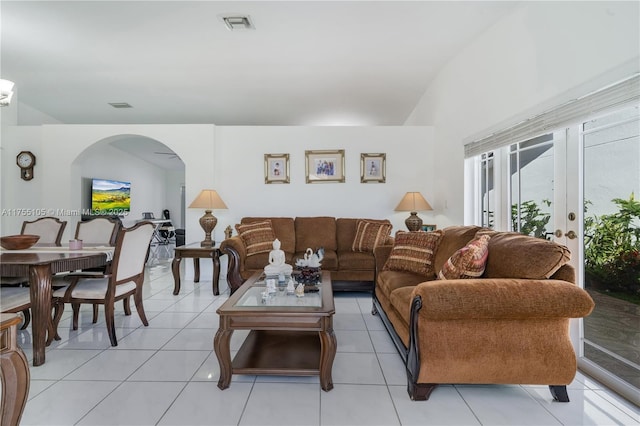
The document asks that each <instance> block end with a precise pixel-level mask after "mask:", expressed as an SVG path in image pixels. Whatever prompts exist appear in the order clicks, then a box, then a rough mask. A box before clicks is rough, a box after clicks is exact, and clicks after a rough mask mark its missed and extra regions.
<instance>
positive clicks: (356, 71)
mask: <svg viewBox="0 0 640 426" xmlns="http://www.w3.org/2000/svg"><path fill="white" fill-rule="evenodd" d="M516 7H518V5H517V3H516V2H505V1H497V2H485V1H470V2H462V1H407V2H403V1H351V2H347V1H280V2H274V1H233V2H232V1H193V2H191V1H138V2H135V1H7V0H2V2H1V3H0V13H1V24H2V28H1V39H0V40H1V45H0V47H1V62H0V65H1V68H0V71H1V77H2V78H5V79H9V80H12V81H14V82H15V83H16V90H17V98H18V99H19V100H20V102H22V103H24V104H27V105H29V106H31V107H33V108H35V109H37V110H39V111H41V112H44V113H45V114H47V115H49V116H51V117H53V118H55V119H56V120H58V121H60V122H63V123H67V124H182V123H185V124H195V123H209V124H211V123H213V124H217V125H402V124H403V123H404V121H405V120H406V118H407V116H408V115H409V114H410V113H411V111H412V110H413V108H414V107H415V106H416V104H417V102H418V101H419V99H420V98H421V97H422V95H423V93H424V91H425V89H426V88H427V85H428V83H429V82H430V80H431V79H432V78H433V77H434V76H435V75H436V73H437V72H438V70H439V69H441V68H442V66H443V65H444V64H445V63H446V62H447V61H448V60H450V59H451V58H452V57H453V56H454V55H456V54H457V53H458V52H459V51H460V50H462V49H463V48H464V47H465V46H466V45H467V44H469V43H470V42H471V41H472V40H473V39H474V38H475V37H477V36H478V34H479V33H481V32H482V31H484V30H486V29H487V28H488V27H489V26H491V25H493V24H494V23H495V22H496V21H497V20H498V19H500V18H501V17H502V16H503V15H505V14H507V13H509V12H511V11H513V10H514V8H516ZM224 14H244V15H249V16H250V17H251V19H252V21H253V23H254V25H255V30H241V31H229V30H228V29H227V28H226V27H225V25H224V24H223V22H222V21H221V19H220V16H221V15H224ZM470 72H471V70H470ZM470 78H471V75H470ZM109 102H128V103H129V104H131V105H132V106H133V108H131V109H114V108H113V107H111V106H110V105H108V103H109ZM19 119H20V118H19ZM29 124H34V123H29Z"/></svg>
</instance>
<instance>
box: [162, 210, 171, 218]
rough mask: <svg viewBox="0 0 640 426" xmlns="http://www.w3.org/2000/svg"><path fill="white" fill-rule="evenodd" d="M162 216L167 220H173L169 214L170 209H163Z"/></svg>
mask: <svg viewBox="0 0 640 426" xmlns="http://www.w3.org/2000/svg"><path fill="white" fill-rule="evenodd" d="M162 218H163V219H167V220H171V216H170V214H169V209H164V210H162Z"/></svg>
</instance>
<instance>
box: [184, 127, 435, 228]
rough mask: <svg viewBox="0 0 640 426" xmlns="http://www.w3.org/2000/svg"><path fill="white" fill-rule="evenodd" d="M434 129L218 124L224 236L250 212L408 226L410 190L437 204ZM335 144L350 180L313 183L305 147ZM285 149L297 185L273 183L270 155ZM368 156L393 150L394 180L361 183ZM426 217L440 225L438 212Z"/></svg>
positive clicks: (390, 153) (390, 172)
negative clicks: (405, 207)
mask: <svg viewBox="0 0 640 426" xmlns="http://www.w3.org/2000/svg"><path fill="white" fill-rule="evenodd" d="M432 134H433V133H432V129H431V128H430V127H411V126H397V127H393V126H389V127H295V126H286V127H278V126H246V127H242V126H217V127H216V157H217V158H219V159H220V161H218V162H216V179H215V180H216V182H218V186H217V187H216V188H215V189H216V190H217V191H218V192H219V193H220V196H221V197H222V199H223V200H224V201H225V203H226V204H227V206H228V207H229V210H226V211H224V210H220V211H216V212H214V214H215V216H216V217H218V220H219V221H218V225H217V227H216V229H215V234H216V239H220V238H221V237H223V234H222V232H223V230H224V228H225V227H226V226H227V225H231V226H232V228H233V225H234V224H236V223H238V222H239V220H240V218H242V217H243V216H316V215H319V216H322V215H324V216H336V217H368V218H388V219H390V220H391V221H392V223H393V224H394V231H393V232H395V231H396V230H398V229H406V228H405V226H404V220H405V219H406V218H407V217H408V216H409V214H408V213H406V212H402V213H396V212H394V211H393V209H394V208H395V206H396V205H397V204H398V203H399V202H400V199H401V198H402V196H403V195H404V194H405V192H407V191H420V192H422V194H423V195H424V196H425V198H427V200H429V201H430V202H433V201H434V196H433V194H434V193H435V192H436V188H435V185H434V176H433V169H434V163H435V155H434V150H433V145H434V141H433V136H432ZM335 149H344V150H345V178H346V181H345V183H317V184H315V183H314V184H307V183H305V150H335ZM282 153H284V154H286V153H288V154H289V155H290V170H291V173H290V177H291V183H290V184H265V183H264V154H282ZM361 153H386V159H387V160H386V164H387V168H386V170H387V173H386V175H387V180H386V183H384V184H374V183H368V184H363V183H360V154H361ZM187 202H190V200H187ZM436 204H437V202H436ZM420 216H421V217H422V218H423V220H424V222H425V223H434V222H433V220H432V217H433V214H432V213H431V212H425V213H420ZM234 234H235V232H234Z"/></svg>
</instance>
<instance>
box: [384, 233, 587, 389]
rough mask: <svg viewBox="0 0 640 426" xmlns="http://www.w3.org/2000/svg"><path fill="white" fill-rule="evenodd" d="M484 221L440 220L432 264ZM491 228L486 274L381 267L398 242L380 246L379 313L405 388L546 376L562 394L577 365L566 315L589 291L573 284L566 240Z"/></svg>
mask: <svg viewBox="0 0 640 426" xmlns="http://www.w3.org/2000/svg"><path fill="white" fill-rule="evenodd" d="M481 230H482V229H481V228H478V227H475V226H457V227H450V228H446V229H444V236H443V237H442V239H441V241H440V244H439V246H438V248H437V250H436V252H435V256H434V258H433V265H434V271H435V272H436V273H437V272H438V271H440V270H441V269H442V266H443V265H444V263H445V262H446V261H447V259H449V257H450V256H451V255H452V254H454V253H455V252H456V251H457V250H458V249H460V248H462V247H464V246H465V245H466V244H467V243H468V242H469V241H470V240H472V239H473V238H474V236H475V235H476V233H477V232H478V231H481ZM482 231H483V232H487V231H486V230H482ZM488 233H489V234H490V235H491V239H490V240H489V251H488V253H489V254H488V259H487V263H486V269H485V271H484V273H483V275H482V276H481V277H480V278H471V279H454V280H438V279H436V274H435V273H434V274H433V275H431V276H420V275H417V274H413V273H410V272H404V271H397V270H384V265H385V262H386V261H387V258H388V257H389V255H390V253H391V251H392V246H390V245H388V246H380V247H377V248H376V249H375V257H376V270H377V276H376V286H375V291H374V297H373V303H374V306H373V313H374V314H379V315H380V316H381V318H382V320H383V322H384V324H385V326H386V328H387V330H388V331H389V333H390V335H391V337H392V338H393V340H394V343H395V344H396V347H397V348H398V351H399V352H400V355H401V356H402V358H403V361H404V363H405V365H406V370H407V378H408V392H409V395H410V397H411V399H414V400H425V399H428V398H429V395H430V393H431V392H432V391H433V389H434V388H435V387H436V386H437V384H463V383H466V384H544V385H549V387H550V390H551V394H552V396H553V397H554V399H557V400H559V401H563V402H566V401H568V400H569V399H568V395H567V391H566V385H567V384H569V383H571V381H572V380H573V378H574V376H575V373H576V368H577V364H576V356H575V353H574V350H573V346H572V344H571V340H570V337H569V319H570V318H579V317H584V316H586V315H589V313H590V312H591V310H592V309H593V306H594V303H593V300H592V299H591V297H590V296H589V295H588V294H587V292H585V291H584V290H582V289H580V288H579V287H578V286H576V285H575V272H574V269H573V267H571V266H570V265H569V264H567V263H566V262H567V261H568V260H569V257H568V256H569V252H568V250H567V249H566V247H564V246H560V245H558V244H555V243H553V242H551V241H547V240H542V239H539V238H533V237H529V236H524V235H520V234H515V233H509V232H488Z"/></svg>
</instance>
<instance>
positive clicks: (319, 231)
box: [220, 216, 393, 292]
mask: <svg viewBox="0 0 640 426" xmlns="http://www.w3.org/2000/svg"><path fill="white" fill-rule="evenodd" d="M362 220H365V221H367V222H369V223H374V224H384V225H387V226H388V228H386V232H385V235H384V236H383V240H382V241H381V243H383V244H390V243H392V242H393V238H392V237H389V236H388V235H389V234H390V232H391V223H390V222H389V221H388V220H377V219H357V218H335V217H328V216H318V217H296V218H292V217H245V218H242V220H241V221H240V225H248V224H255V223H262V222H265V221H269V222H270V223H271V227H272V229H273V233H274V235H275V237H276V238H278V239H279V240H280V243H281V247H280V248H281V249H282V250H283V251H284V252H285V255H286V263H288V264H290V265H292V266H294V265H295V261H296V259H301V258H303V257H304V253H305V251H306V249H307V248H311V249H312V250H314V251H316V250H318V249H319V248H321V247H322V248H324V259H323V260H322V269H323V270H327V271H331V281H332V285H333V290H334V291H372V290H373V281H374V276H375V259H374V257H373V248H371V249H370V250H367V249H363V250H362V251H359V250H353V244H354V240H355V238H356V234H357V230H358V223H359V222H360V221H362ZM237 227H238V226H237V225H236V228H237ZM269 244H270V242H269ZM220 250H221V251H222V252H223V253H225V254H227V255H228V259H229V268H228V272H227V282H228V284H229V287H230V288H231V291H232V292H233V291H235V290H236V289H237V288H238V287H240V285H242V283H243V282H244V281H245V280H247V279H248V278H249V277H250V276H251V275H253V274H254V273H255V272H257V271H262V270H263V269H264V267H265V266H266V265H267V264H268V263H269V259H268V257H269V254H268V252H262V253H256V254H248V253H247V247H246V244H245V241H244V240H243V238H242V237H241V236H240V235H236V236H234V237H232V238H228V239H226V240H224V241H223V242H222V244H221V245H220Z"/></svg>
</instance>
